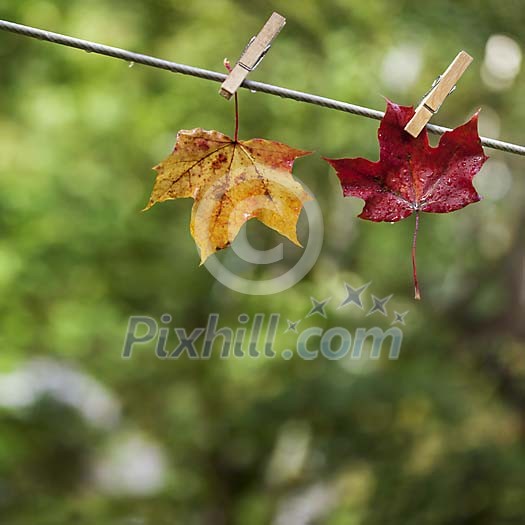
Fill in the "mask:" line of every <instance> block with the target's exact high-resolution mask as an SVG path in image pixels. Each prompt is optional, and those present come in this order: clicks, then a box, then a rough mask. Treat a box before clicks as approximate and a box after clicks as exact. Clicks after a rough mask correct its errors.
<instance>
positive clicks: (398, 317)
mask: <svg viewBox="0 0 525 525" xmlns="http://www.w3.org/2000/svg"><path fill="white" fill-rule="evenodd" d="M407 314H408V310H407V311H406V312H403V313H402V314H400V313H399V312H396V311H395V310H394V317H395V319H394V320H393V321H392V322H391V323H390V324H398V323H399V324H402V325H404V324H405V317H406V315H407Z"/></svg>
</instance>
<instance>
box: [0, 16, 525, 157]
mask: <svg viewBox="0 0 525 525" xmlns="http://www.w3.org/2000/svg"><path fill="white" fill-rule="evenodd" d="M0 30H2V31H9V32H11V33H16V34H19V35H23V36H28V37H31V38H36V39H38V40H45V41H47V42H52V43H54V44H61V45H63V46H68V47H74V48H77V49H82V50H83V51H87V52H88V53H97V54H99V55H105V56H109V57H113V58H118V59H120V60H125V61H126V62H134V63H136V64H142V65H144V66H150V67H155V68H159V69H165V70H167V71H171V72H172V73H181V74H182V75H191V76H193V77H198V78H205V79H207V80H213V81H214V82H223V81H224V80H225V79H226V75H225V74H223V73H217V72H216V71H209V70H207V69H200V68H198V67H192V66H186V65H184V64H177V63H176V62H169V61H168V60H162V59H160V58H155V57H151V56H148V55H142V54H138V53H133V52H131V51H126V50H125V49H119V48H117V47H110V46H105V45H103V44H97V43H96V42H90V41H88V40H80V39H78V38H73V37H70V36H65V35H61V34H58V33H51V32H50V31H44V30H42V29H37V28H34V27H29V26H24V25H21V24H15V23H13V22H8V21H6V20H0ZM241 87H242V88H245V89H249V90H250V91H258V92H260V93H267V94H269V95H275V96H278V97H282V98H289V99H292V100H297V101H298V102H306V103H308V104H315V105H317V106H321V107H324V108H330V109H335V110H337V111H345V112H346V113H352V114H353V115H359V116H361V117H367V118H372V119H376V120H381V119H382V118H383V116H384V113H383V112H382V111H377V110H374V109H369V108H365V107H362V106H356V105H354V104H349V103H347V102H341V101H339V100H333V99H331V98H325V97H319V96H317V95H311V94H310V93H303V92H302V91H295V90H293V89H286V88H283V87H279V86H272V85H271V84H264V83H262V82H254V81H253V80H245V81H244V82H243V83H242V85H241ZM426 128H427V130H428V131H429V132H430V133H434V134H435V135H443V133H446V132H447V131H451V130H450V129H449V128H444V127H442V126H436V125H434V124H427V126H426ZM481 143H482V144H483V146H486V147H487V148H493V149H497V150H501V151H506V152H507V153H514V154H516V155H523V156H525V146H518V145H517V144H511V143H509V142H502V141H500V140H495V139H491V138H487V137H481Z"/></svg>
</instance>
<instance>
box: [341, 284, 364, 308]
mask: <svg viewBox="0 0 525 525" xmlns="http://www.w3.org/2000/svg"><path fill="white" fill-rule="evenodd" d="M371 284H372V283H371V282H369V283H366V284H363V286H361V287H359V288H352V287H351V286H350V285H349V284H348V283H345V288H346V298H345V299H344V301H343V302H342V303H341V304H340V305H339V306H338V307H337V308H338V309H339V308H343V306H346V305H348V304H355V305H356V306H358V307H359V308H361V310H362V309H363V301H361V295H363V292H364V291H365V290H366V289H367V288H368V287H369V286H370V285H371Z"/></svg>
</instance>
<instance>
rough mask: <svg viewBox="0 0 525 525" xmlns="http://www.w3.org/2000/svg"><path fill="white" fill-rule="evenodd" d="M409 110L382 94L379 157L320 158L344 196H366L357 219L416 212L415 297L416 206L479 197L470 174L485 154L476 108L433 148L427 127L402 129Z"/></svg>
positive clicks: (432, 209)
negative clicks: (416, 133)
mask: <svg viewBox="0 0 525 525" xmlns="http://www.w3.org/2000/svg"><path fill="white" fill-rule="evenodd" d="M413 115H414V108H412V107H405V106H398V105H397V104H394V103H393V102H390V101H389V100H387V110H386V113H385V116H384V117H383V120H382V121H381V125H380V126H379V132H378V138H379V161H378V162H372V161H370V160H367V159H363V158H355V159H327V158H325V160H326V161H327V162H329V163H330V164H331V165H332V166H333V167H334V168H335V170H336V172H337V176H338V177H339V180H340V181H341V186H342V188H343V194H344V196H345V197H349V196H352V197H359V198H361V199H363V200H364V201H365V206H364V208H363V211H362V212H361V213H360V215H359V217H360V218H361V219H367V220H369V221H376V222H381V221H388V222H396V221H400V220H401V219H405V218H406V217H408V216H409V215H412V214H413V213H415V215H416V226H415V230H414V239H413V244H412V263H413V272H414V287H415V297H416V299H419V298H420V292H419V285H418V280H417V271H416V260H415V254H416V239H417V231H418V228H419V212H429V213H448V212H451V211H455V210H459V209H460V208H464V207H465V206H467V204H471V203H473V202H477V201H479V200H480V199H481V197H480V196H479V195H478V193H477V192H476V190H475V188H474V186H473V185H472V179H473V178H474V175H476V173H478V171H479V170H480V169H481V167H482V166H483V164H484V162H485V161H486V160H487V158H488V157H487V156H485V154H484V153H483V148H482V147H481V141H480V138H479V135H478V129H477V124H478V113H476V114H475V115H474V116H473V117H472V118H471V119H470V120H469V121H468V122H467V123H466V124H463V125H462V126H459V127H457V128H456V129H454V130H452V131H449V132H447V133H445V134H444V135H443V136H442V137H441V140H440V141H439V145H438V146H437V147H436V148H433V147H431V146H430V144H429V143H428V134H427V130H426V129H424V130H423V131H422V132H421V133H420V135H419V136H418V137H417V138H413V137H412V136H411V135H409V134H408V133H407V132H406V131H404V127H405V126H406V124H407V123H408V121H409V120H410V119H411V118H412V116H413Z"/></svg>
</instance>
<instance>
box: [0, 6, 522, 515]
mask: <svg viewBox="0 0 525 525" xmlns="http://www.w3.org/2000/svg"><path fill="white" fill-rule="evenodd" d="M272 10H277V11H279V12H280V13H281V14H283V15H284V16H286V18H287V26H286V28H285V29H284V30H283V32H282V33H281V35H280V36H279V38H278V39H277V41H276V42H275V44H274V46H273V48H272V50H271V51H270V53H269V55H268V56H267V58H266V59H265V60H264V61H263V63H262V64H261V66H260V67H259V69H258V70H257V71H256V72H255V73H254V74H253V75H252V76H251V78H253V79H254V80H260V81H263V82H268V83H272V84H277V85H281V86H285V87H289V88H294V89H299V90H302V91H307V92H311V93H316V94H320V95H324V96H327V97H332V98H336V99H339V100H344V101H348V102H353V103H356V104H360V105H364V106H368V107H372V108H376V109H383V108H384V99H383V98H382V97H383V96H386V97H388V98H390V99H392V100H394V101H396V102H398V103H401V104H406V105H410V104H414V103H417V101H418V100H419V99H420V98H421V96H422V95H423V94H424V93H425V91H426V90H427V89H428V87H429V86H430V84H431V82H432V80H433V79H434V78H435V76H436V75H437V74H438V73H439V72H441V71H443V70H444V69H445V67H446V66H447V65H448V64H449V63H450V61H451V60H452V58H453V57H454V56H455V55H456V53H457V52H458V51H459V50H460V49H465V50H466V51H468V52H469V53H470V54H472V55H473V56H474V58H475V62H474V64H473V65H472V66H471V67H470V68H469V70H468V71H467V73H466V74H465V76H464V77H463V78H462V79H461V82H460V85H459V86H458V89H457V91H456V92H455V93H454V94H453V95H452V96H450V97H449V98H448V99H447V102H446V104H445V105H444V107H443V108H442V110H441V111H440V113H439V115H438V116H437V117H436V118H435V119H434V120H435V122H436V123H439V124H443V125H447V126H456V125H458V124H460V123H462V122H464V121H465V120H466V119H467V118H469V116H470V115H471V114H472V113H473V111H475V110H476V109H477V108H478V107H482V108H483V110H482V114H481V122H480V132H481V134H485V135H488V136H491V137H494V138H501V139H502V140H508V141H511V142H516V143H521V144H523V143H525V133H524V131H523V122H525V103H524V102H523V93H524V89H525V75H524V73H523V71H521V50H522V49H523V47H524V45H525V42H524V40H523V27H524V25H525V4H524V2H523V0H505V1H501V0H483V1H479V0H465V1H462V2H454V1H452V0H448V1H444V0H427V1H425V2H422V1H420V0H417V1H416V0H370V1H367V2H363V1H361V0H325V1H322V2H321V1H317V2H316V1H311V0H300V1H299V0H291V1H287V2H276V1H267V2H262V1H257V0H253V1H251V2H241V1H235V0H215V1H213V2H211V1H210V0H208V1H203V0H194V1H192V2H179V1H176V0H151V1H142V0H112V1H109V0H91V1H89V2H87V1H85V0H84V1H81V0H62V1H60V0H57V1H51V0H16V1H15V0H0V16H1V18H5V19H8V20H11V21H15V22H19V23H22V24H28V25H34V26H37V27H41V28H45V29H49V30H52V31H57V32H62V33H65V34H71V35H74V36H77V37H80V38H85V39H91V40H95V41H99V42H103V43H107V44H110V45H114V46H118V47H123V48H126V49H131V50H135V51H138V52H143V53H146V54H151V55H154V56H159V57H162V58H165V59H169V60H174V61H177V62H181V63H184V64H190V65H195V66H200V67H204V68H209V69H213V70H217V71H222V70H223V66H222V61H223V58H224V57H229V58H230V59H231V60H232V61H235V60H236V59H237V57H238V55H239V53H240V51H241V50H242V49H243V47H244V45H245V44H246V42H247V40H248V39H249V37H250V36H251V35H252V34H255V33H256V32H257V31H258V30H259V28H260V26H261V25H262V23H263V22H264V21H265V20H266V18H267V17H268V16H269V14H270V13H271V11H272ZM217 90H218V84H216V83H213V82H209V81H205V80H200V79H196V78H192V77H185V76H180V75H173V74H170V73H168V72H166V71H160V70H155V69H150V68H145V67H142V66H138V65H136V66H135V67H133V68H129V67H128V65H127V64H126V63H125V62H121V61H118V60H113V59H109V58H105V57H100V56H96V55H89V54H87V53H84V52H81V51H77V50H72V49H68V48H63V47H60V46H56V45H52V44H48V43H43V42H37V41H34V40H30V39H27V38H23V37H20V36H16V35H12V34H8V33H0V152H1V154H0V192H1V195H2V198H1V200H0V297H1V299H0V311H1V314H0V349H1V352H0V523H2V524H6V525H26V524H27V525H29V524H31V525H43V524H46V525H47V524H49V525H51V524H53V525H54V524H66V523H67V524H69V523H72V524H73V523H75V524H84V523H85V524H93V523H96V524H98V525H105V524H126V525H128V524H129V525H141V524H144V525H146V524H152V525H162V524H179V523H180V524H213V525H222V524H225V525H226V524H228V525H229V524H235V525H240V524H242V525H244V524H250V525H259V524H261V525H262V524H273V525H283V524H285V525H303V524H304V525H306V524H312V525H313V524H323V525H357V524H363V525H376V524H377V525H386V524H396V525H397V524H403V525H411V524H414V525H416V524H417V525H426V524H428V525H431V524H447V525H448V524H450V525H452V524H454V525H458V524H475V525H485V524H487V525H489V524H490V525H500V524H516V525H518V524H523V523H525V441H524V440H525V355H524V351H525V324H524V312H525V282H524V272H525V247H524V236H523V229H524V226H525V206H524V202H525V175H524V173H523V170H524V167H525V161H524V159H523V158H521V157H517V156H513V155H509V154H504V153H501V152H496V151H492V150H487V154H489V155H490V156H491V160H490V161H489V162H488V163H487V165H486V166H485V167H484V169H483V171H482V173H481V174H480V175H479V176H478V177H477V178H476V186H477V187H478V189H479V191H480V193H482V194H483V195H484V197H485V198H484V201H483V202H481V203H479V204H476V205H473V206H469V207H467V208H465V209H464V210H461V211H459V212H455V213H452V214H449V215H425V216H423V217H422V221H421V230H420V240H419V257H418V262H419V272H420V279H421V281H422V293H423V300H422V301H421V302H420V303H415V302H414V301H413V300H412V280H411V266H410V252H409V250H410V243H411V233H412V228H413V218H410V219H407V220H405V221H402V222H401V223H397V224H396V225H389V224H373V223H367V222H365V221H360V220H358V219H356V215H357V214H358V213H359V210H360V209H361V206H362V202H361V201H359V200H357V199H343V198H342V197H341V193H340V189H339V188H338V183H337V179H336V177H335V175H334V173H333V172H331V171H330V170H329V168H328V166H327V165H325V164H324V163H323V162H321V160H320V158H319V153H320V154H322V155H326V156H329V157H343V156H360V155H362V156H367V157H369V158H372V159H375V158H377V150H378V146H377V139H376V130H377V126H378V123H377V122H376V121H371V120H367V119H364V118H360V117H356V116H352V115H348V114H344V113H340V112H336V111H332V110H328V109H323V108H319V107H315V106H310V105H306V104H301V103H297V102H294V101H290V100H284V99H279V98H276V97H271V96H268V95H263V94H252V93H250V92H242V93H241V94H240V104H241V131H240V136H241V138H250V137H263V138H269V139H273V140H279V141H282V142H286V143H288V144H290V145H292V146H295V147H299V148H304V149H312V150H315V151H317V152H318V153H317V154H316V155H313V156H311V157H308V158H305V159H302V160H300V161H298V162H297V163H296V167H295V169H294V174H295V176H296V177H298V178H299V179H301V180H302V181H304V182H305V183H306V184H307V185H308V186H309V187H310V188H311V189H312V191H313V192H314V193H315V195H316V196H317V198H318V200H319V203H320V206H321V208H322V211H323V216H324V223H325V236H324V246H323V250H322V254H321V256H320V258H319V260H318V261H317V264H316V265H315V267H314V268H313V270H312V271H311V272H310V273H309V274H308V276H307V277H306V278H304V279H303V280H302V281H301V282H300V283H299V284H297V285H296V286H295V287H293V288H291V289H289V290H287V291H285V292H282V293H280V294H276V295H270V296H259V297H254V296H246V295H242V294H238V293H236V292H233V291H230V290H229V289H227V288H225V287H223V286H222V285H221V284H219V283H217V282H216V281H215V280H214V279H213V277H211V276H210V274H209V273H208V272H207V270H206V269H205V268H204V267H199V260H198V254H197V251H196V249H195V246H194V243H193V241H192V239H191V236H190V233H189V229H188V226H189V218H190V210H191V201H190V200H181V201H176V202H169V203H165V204H162V205H159V206H155V207H154V208H153V209H152V210H151V211H149V212H148V213H145V214H142V213H140V210H141V208H142V207H143V206H144V205H145V203H146V202H147V199H148V196H149V193H150V191H151V188H152V185H153V180H154V172H153V171H151V166H153V165H155V164H156V163H157V162H159V161H160V160H162V159H163V158H165V157H166V156H167V154H168V153H169V152H170V151H171V149H172V147H173V144H174V141H175V136H176V133H177V131H178V130H179V129H191V128H195V127H203V128H206V129H217V130H220V131H223V132H225V133H227V134H231V133H232V130H233V104H232V103H228V102H226V101H225V100H224V99H222V98H221V97H220V96H218V94H217ZM303 219H304V218H302V219H301V220H302V222H304V220H303ZM301 227H302V228H303V229H304V224H303V226H301ZM248 233H249V235H250V234H251V238H252V239H255V240H254V241H253V244H254V245H258V246H260V247H261V246H264V247H271V246H273V245H275V244H276V243H278V242H281V240H282V239H280V238H279V236H278V235H277V234H274V233H272V232H267V231H266V230H265V229H264V228H263V227H258V226H257V225H252V224H250V225H249V227H248ZM303 233H304V232H303ZM287 246H288V244H287ZM287 250H288V252H287V253H288V256H287V259H286V260H285V261H283V263H282V266H283V267H286V265H287V264H288V265H290V261H292V260H293V258H294V257H297V253H298V254H299V255H300V251H299V252H297V253H296V252H294V251H293V250H292V249H291V248H290V249H289V248H287ZM220 257H221V260H223V261H225V262H228V257H231V255H230V254H228V253H226V254H221V255H220ZM280 268H281V267H280V266H279V265H277V270H276V269H275V268H268V269H266V268H264V267H262V268H261V267H257V268H251V269H243V271H244V272H245V275H247V276H251V277H253V278H256V277H259V278H261V277H264V276H265V275H267V274H268V275H270V274H272V272H274V271H279V269H280ZM345 281H346V282H348V283H350V284H352V285H353V286H359V285H360V284H362V283H366V282H369V281H372V285H371V286H370V290H369V291H372V292H373V293H374V294H375V295H377V296H379V297H383V296H387V295H390V294H394V297H393V298H392V299H391V301H390V302H389V304H388V307H389V315H390V316H392V314H393V311H394V310H397V311H399V312H403V311H408V312H409V313H408V314H407V317H406V326H404V327H402V328H403V332H404V341H403V346H402V350H401V356H400V358H399V360H397V361H389V360H388V359H387V355H386V353H385V354H384V355H382V357H381V359H379V360H370V359H367V358H363V359H361V360H349V359H345V360H342V361H328V360H326V359H323V358H319V359H317V360H314V361H303V360H301V359H298V358H297V357H295V358H293V359H292V360H289V361H287V360H284V359H282V358H280V357H279V356H277V357H276V358H274V359H265V358H259V359H248V358H245V359H229V360H219V359H217V358H213V359H211V360H209V361H190V360H189V359H179V360H171V361H169V360H166V361H161V360H159V359H157V358H156V357H155V354H154V346H153V345H149V346H143V347H142V348H140V347H138V348H136V350H135V352H134V355H133V358H132V359H130V360H123V359H122V358H121V350H122V343H123V340H124V336H125V332H126V327H127V324H128V317H129V316H130V315H139V314H142V315H150V316H153V317H154V318H156V319H157V320H158V319H159V318H160V316H161V315H162V314H163V313H169V314H171V315H172V316H173V322H172V324H171V326H173V327H184V328H186V329H187V330H188V331H191V330H192V329H193V328H195V327H199V326H203V325H204V324H205V323H206V319H207V316H208V314H209V313H210V312H218V313H219V314H220V316H221V325H230V326H233V327H235V326H237V325H238V323H237V316H238V315H239V314H240V313H242V312H246V313H248V314H250V315H252V314H253V313H254V312H262V313H265V314H269V313H271V312H278V313H280V314H281V316H282V320H281V322H282V323H284V321H285V320H286V319H292V320H296V319H300V318H304V317H305V315H306V313H307V312H308V310H309V308H310V306H311V304H310V296H313V297H315V298H317V299H324V298H326V297H330V296H331V297H332V301H331V303H330V305H329V308H328V311H329V318H328V320H323V319H322V318H320V317H317V318H316V319H315V322H317V323H319V322H321V325H322V326H325V327H327V328H328V327H331V326H337V325H340V326H344V327H346V328H347V329H348V330H349V331H350V332H353V331H354V330H355V329H356V327H360V326H370V325H371V324H374V323H380V324H379V326H382V327H383V328H385V329H386V328H387V327H388V326H389V323H390V322H391V320H392V317H390V318H389V319H384V318H383V319H381V316H377V315H374V316H368V317H367V316H366V311H367V310H366V309H365V310H364V311H363V312H361V311H359V309H357V308H356V307H348V308H344V309H339V310H337V308H336V307H337V304H339V302H340V301H341V300H342V299H343V298H344V293H343V292H344V288H343V283H344V282H345ZM367 301H368V302H367V304H365V306H366V307H369V306H370V302H369V301H370V296H369V295H367ZM310 320H311V319H310ZM308 322H309V321H304V324H303V326H306V325H307V323H308ZM323 323H324V325H323ZM284 326H286V325H284ZM291 341H293V338H292V337H291V334H290V333H286V334H284V333H283V326H281V327H280V330H279V333H278V338H277V343H276V349H277V350H282V349H283V348H285V347H286V346H287V345H290V344H292V343H291ZM175 344H176V341H175V338H174V336H172V338H171V339H170V342H169V344H168V348H172V347H173V346H174V345H175Z"/></svg>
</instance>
